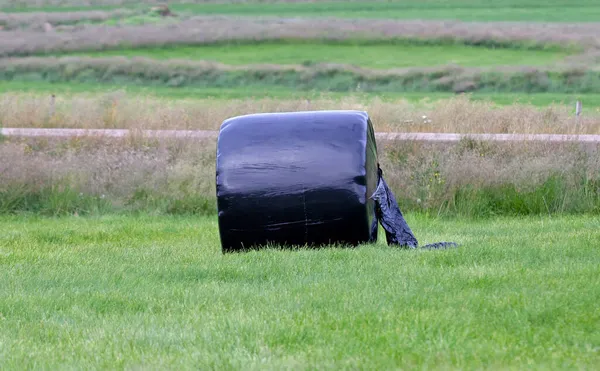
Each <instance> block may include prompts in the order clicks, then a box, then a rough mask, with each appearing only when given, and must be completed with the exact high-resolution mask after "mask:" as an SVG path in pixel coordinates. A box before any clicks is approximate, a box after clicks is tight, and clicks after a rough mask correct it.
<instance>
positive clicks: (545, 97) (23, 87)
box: [0, 81, 600, 110]
mask: <svg viewBox="0 0 600 371" xmlns="http://www.w3.org/2000/svg"><path fill="white" fill-rule="evenodd" d="M115 91H125V92H127V93H128V94H136V95H140V96H153V97H160V98H165V99H205V98H214V99H219V100H223V101H226V100H229V99H252V98H257V99H259V98H275V99H317V98H319V97H321V98H323V97H324V98H333V99H344V98H359V99H361V100H364V101H369V100H371V99H373V98H379V99H383V100H396V99H407V100H409V101H420V100H439V99H447V98H450V97H452V96H454V94H452V93H354V94H349V93H335V92H331V93H329V92H327V93H323V92H319V91H309V92H305V91H297V90H292V89H287V88H284V87H282V88H279V89H275V88H273V87H268V88H264V89H257V88H231V89H225V88H185V87H184V88H169V87H160V86H156V87H142V86H123V85H110V84H85V83H48V82H43V81H6V82H2V84H0V94H2V93H15V92H23V93H31V94H42V95H45V94H52V93H55V94H60V95H63V96H73V95H81V96H85V95H97V94H106V93H110V92H115ZM470 97H471V99H473V100H489V101H492V102H494V103H496V104H499V105H510V104H514V103H523V104H531V105H534V106H539V107H544V106H548V105H551V104H566V105H568V106H573V108H574V107H575V102H576V101H577V100H578V99H580V100H582V102H583V103H584V104H585V109H586V110H587V109H589V108H593V109H596V108H597V107H600V94H520V93H497V94H495V93H489V94H488V93H473V94H471V95H470Z"/></svg>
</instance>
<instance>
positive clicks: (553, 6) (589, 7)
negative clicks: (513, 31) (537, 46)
mask: <svg viewBox="0 0 600 371" xmlns="http://www.w3.org/2000/svg"><path fill="white" fill-rule="evenodd" d="M65 3H67V4H68V6H66V7H55V6H47V7H42V8H40V7H31V8H25V9H24V8H22V7H16V8H15V7H14V6H9V5H8V4H4V6H3V7H2V8H3V11H77V10H90V9H111V8H114V7H107V6H92V7H89V6H81V5H80V3H79V2H78V1H67V2H65ZM169 5H170V7H171V8H172V9H173V10H174V11H175V12H179V13H188V14H190V13H191V14H234V15H272V16H285V17H290V16H318V17H321V16H335V17H349V18H397V19H454V20H463V21H525V22H532V21H537V22H597V21H600V4H599V3H598V2H597V1H594V0H575V1H568V0H550V1H544V2H542V1H539V0H523V1H522V0H499V1H494V2H490V1H486V0H450V1H443V0H429V1H417V0H408V1H378V2H375V1H353V2H346V1H338V2H327V1H325V2H298V3H296V2H280V3H274V4H273V3H258V4H257V3H256V2H249V3H242V4H233V5H232V4H227V3H225V4H215V3H212V4H210V3H209V4H177V2H173V3H170V4H169ZM129 6H130V7H136V6H137V7H140V6H141V5H129Z"/></svg>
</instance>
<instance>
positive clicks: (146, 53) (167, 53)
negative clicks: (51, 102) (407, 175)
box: [65, 41, 569, 69]
mask: <svg viewBox="0 0 600 371" xmlns="http://www.w3.org/2000/svg"><path fill="white" fill-rule="evenodd" d="M65 55H69V56H71V55H75V56H91V57H108V56H125V57H148V58H155V59H191V60H209V61H216V62H220V63H225V64H231V65H245V64H278V65H298V64H305V65H306V64H311V63H315V62H319V63H338V64H349V65H355V66H360V67H366V68H377V69H386V68H404V67H414V66H423V67H428V66H438V65H444V64H454V65H458V66H466V67H473V66H502V65H506V66H510V65H520V64H526V65H544V64H549V63H553V62H557V61H559V60H561V59H563V58H565V57H566V56H568V55H569V53H568V52H567V51H562V50H522V49H521V50H519V49H509V48H503V49H502V48H498V49H491V50H490V49H487V48H484V47H476V46H469V45H444V44H439V45H415V44H411V43H401V42H390V43H385V42H371V43H369V42H354V43H353V42H342V43H333V42H332V43H326V42H294V41H288V42H261V43H256V42H250V43H229V44H221V45H219V44H211V45H205V46H179V47H171V48H157V47H154V48H139V49H123V48H121V49H115V50H104V51H95V52H70V53H66V54H65Z"/></svg>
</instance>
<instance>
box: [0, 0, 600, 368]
mask: <svg viewBox="0 0 600 371" xmlns="http://www.w3.org/2000/svg"><path fill="white" fill-rule="evenodd" d="M156 4H157V2H156V1H151V0H144V1H133V0H10V1H9V0H0V128H2V127H5V128H7V127H11V128H12V127H16V128H90V129H91V128H95V129H131V130H132V131H134V134H132V135H131V136H129V137H127V138H122V139H114V138H113V139H111V138H103V137H98V138H62V139H56V138H54V139H51V138H18V137H2V136H1V135H0V231H2V232H1V233H0V271H1V272H2V273H1V274H0V298H1V299H0V369H2V370H5V369H6V370H21V369H31V368H33V369H140V368H141V369H192V368H201V369H225V370H229V369H235V370H237V369H261V370H262V369H377V370H381V369H461V370H462V369H540V370H541V369H544V370H545V369H553V370H554V369H594V368H595V367H597V365H598V364H600V354H599V352H598V349H600V335H599V334H598V331H597V329H598V328H599V327H600V314H599V313H600V312H599V311H598V309H597V303H598V302H599V301H600V291H599V290H598V287H600V279H599V277H600V275H599V273H600V269H599V267H600V250H599V249H598V246H600V232H599V231H600V222H599V220H600V219H599V218H598V215H599V214H600V146H598V145H596V144H586V145H584V144H560V143H533V142H523V143H508V142H507V143H499V142H497V143H491V142H482V141H476V140H472V139H469V138H465V139H464V140H462V141H460V142H459V143H455V144H443V143H417V142H415V143H413V142H391V141H378V143H377V145H378V155H379V160H380V163H381V166H382V169H383V170H384V174H385V178H386V182H387V183H388V184H389V185H390V187H391V188H392V189H393V191H394V193H395V195H396V198H397V200H398V202H399V205H400V208H401V209H402V211H403V212H404V213H405V216H406V219H407V221H408V223H409V225H410V226H411V229H412V230H413V232H414V233H415V235H416V237H417V239H418V240H419V242H420V244H421V245H424V244H427V243H432V242H438V241H454V242H457V243H459V244H460V247H458V248H455V249H447V250H439V251H429V250H404V249H396V248H392V247H388V246H386V245H385V244H384V243H383V237H382V235H383V233H382V234H381V235H380V238H379V242H378V243H377V244H373V245H368V246H360V247H358V248H356V249H345V248H342V247H340V246H331V247H327V248H323V249H317V250H296V251H290V250H285V249H284V250H282V249H278V248H270V249H265V250H261V251H253V252H248V253H243V254H228V255H223V254H222V253H221V250H220V243H219V234H218V226H217V216H216V211H217V210H216V197H215V194H216V192H215V160H216V158H215V157H216V146H215V145H216V141H215V140H214V138H213V139H206V140H194V139H189V138H181V139H169V140H157V139H152V138H145V137H142V136H141V135H139V134H138V133H137V132H136V131H137V129H157V130H161V129H185V130H190V129H191V130H217V129H218V128H219V125H220V124H221V123H222V122H223V120H225V119H227V118H229V117H232V116H236V115H243V114H247V113H254V112H282V111H300V110H321V109H358V110H366V111H367V112H368V113H369V114H370V116H371V118H372V120H373V124H374V126H375V130H376V131H377V132H433V133H463V134H469V133H498V134H510V133H522V134H549V133H550V134H600V39H599V38H598V35H599V34H600V3H598V1H595V0H576V1H567V0H548V1H540V0H497V1H494V2H490V1H486V0H469V1H467V0H449V1H441V0H421V1H416V0H408V1H364V0H360V1H316V2H315V1H291V0H290V1H267V2H264V1H253V0H252V1H210V0H209V1H187V2H185V3H184V2H177V1H174V2H169V4H168V5H169V8H170V10H171V11H172V13H173V15H171V16H163V15H161V14H160V9H158V10H157V9H152V7H153V6H155V5H156ZM577 100H581V101H582V102H583V113H582V115H581V116H580V117H577V118H576V117H575V116H574V104H575V101H577Z"/></svg>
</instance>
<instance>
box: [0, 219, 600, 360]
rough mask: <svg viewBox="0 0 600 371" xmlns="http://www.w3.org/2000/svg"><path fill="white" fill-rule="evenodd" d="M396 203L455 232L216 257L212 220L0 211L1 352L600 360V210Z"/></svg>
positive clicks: (431, 225) (418, 225)
mask: <svg viewBox="0 0 600 371" xmlns="http://www.w3.org/2000/svg"><path fill="white" fill-rule="evenodd" d="M406 217H407V220H408V223H409V224H410V225H411V227H412V229H413V231H414V232H415V234H416V236H417V238H419V240H420V241H422V242H423V243H425V242H431V241H439V240H452V241H457V242H460V243H461V244H462V246H461V247H460V248H458V249H450V250H446V251H406V250H399V249H394V248H390V247H387V246H384V245H381V244H379V245H374V246H362V247H360V248H358V249H337V248H329V249H323V250H317V251H306V250H305V251H293V252H291V251H276V250H266V251H260V252H251V253H247V254H233V255H227V256H223V255H221V252H220V249H219V243H218V230H217V225H216V220H215V219H214V218H210V219H205V218H198V217H187V218H181V217H178V218H174V217H148V216H145V217H117V216H111V217H103V218H76V217H70V218H61V219H40V218H37V217H0V230H2V231H5V232H4V233H2V234H0V264H1V265H2V267H3V268H2V269H3V274H2V275H0V297H2V300H1V301H0V343H2V344H3V346H2V347H1V348H0V365H1V366H2V368H5V369H22V368H30V367H34V368H52V369H54V368H65V367H67V368H69V367H75V368H82V367H83V368H94V369H95V368H109V369H115V368H126V369H133V368H148V367H150V368H156V367H159V368H167V369H175V368H189V367H200V368H211V369H212V368H217V369H265V368H269V369H270V368H277V369H282V368H294V369H308V368H319V369H340V368H359V369H365V368H369V369H370V368H375V369H390V368H403V369H404V368H411V369H413V368H417V369H421V368H427V369H431V368H443V369H465V368H503V369H505V368H515V369H522V368H531V367H534V368H539V369H564V368H566V369H590V368H594V367H595V366H594V365H597V364H598V362H599V361H600V359H599V355H598V351H597V349H598V345H599V344H600V337H599V334H598V331H597V328H598V323H599V321H600V317H598V310H597V303H598V301H599V300H600V296H599V291H598V290H597V287H598V286H599V285H600V281H599V276H598V266H599V265H600V255H599V250H598V248H597V247H598V244H599V243H600V233H599V232H598V231H599V230H600V224H598V219H597V218H594V217H583V216H579V217H553V218H548V217H545V218H539V217H531V218H516V219H498V220H494V221H476V220H468V221H467V220H438V219H432V218H427V217H423V216H422V215H415V214H407V216H406Z"/></svg>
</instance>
